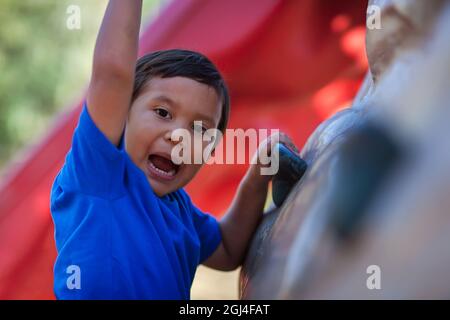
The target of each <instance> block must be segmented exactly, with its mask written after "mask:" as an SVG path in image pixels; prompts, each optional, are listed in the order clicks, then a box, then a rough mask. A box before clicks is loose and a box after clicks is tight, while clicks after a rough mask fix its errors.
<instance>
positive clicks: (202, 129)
mask: <svg viewBox="0 0 450 320" xmlns="http://www.w3.org/2000/svg"><path fill="white" fill-rule="evenodd" d="M192 129H194V131H197V132H200V133H205V132H206V130H207V129H206V128H205V127H204V126H201V125H199V124H195V123H194V124H193V125H192Z"/></svg>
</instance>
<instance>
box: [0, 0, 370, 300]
mask: <svg viewBox="0 0 450 320" xmlns="http://www.w3.org/2000/svg"><path fill="white" fill-rule="evenodd" d="M364 22H365V4H364V2H362V1H339V2H338V1H325V0H291V1H289V0H285V1H283V0H248V1H240V0H223V1H202V0H174V1H172V2H171V3H170V4H169V5H168V7H167V8H166V9H165V10H164V11H163V12H162V14H161V15H160V16H159V17H158V18H157V19H156V20H155V21H154V22H153V23H152V24H150V25H149V26H148V27H147V29H146V31H145V32H144V33H143V35H142V37H141V41H140V54H144V53H147V52H150V51H154V50H159V49H168V48H186V49H191V50H197V51H200V52H202V53H204V54H206V55H207V56H208V57H210V58H211V59H212V60H213V61H214V62H215V63H216V64H217V65H218V67H219V69H220V70H221V72H222V73H223V74H224V76H225V79H226V81H227V83H228V85H229V88H230V94H231V119H230V124H229V128H242V129H244V130H246V129H248V128H255V129H260V128H261V129H262V128H267V129H268V128H277V129H280V130H282V131H285V132H286V133H287V134H289V135H290V136H291V137H293V139H294V140H295V142H296V143H297V144H298V145H299V146H302V145H303V144H304V143H305V141H306V139H307V137H308V136H309V135H310V134H311V132H312V131H313V130H314V128H315V127H316V126H317V125H318V124H319V123H320V122H321V121H322V120H323V119H325V118H327V117H328V116H329V115H331V114H332V113H334V112H335V111H336V110H338V109H339V108H342V107H344V106H346V105H348V104H349V103H350V102H351V99H352V97H353V96H354V95H355V93H356V91H357V90H358V87H359V85H360V83H361V80H362V77H363V75H364V73H365V71H366V69H367V64H366V61H365V54H364V32H365V26H364ZM80 110H81V102H79V103H77V104H75V105H74V106H73V108H72V109H71V111H70V112H69V113H65V114H61V115H59V116H58V117H57V119H56V121H55V122H54V127H53V128H52V129H51V130H49V134H48V136H47V137H46V138H45V139H44V140H43V141H42V142H41V143H40V144H39V145H38V146H37V147H36V148H34V149H33V150H30V151H29V152H28V153H27V158H26V160H25V161H24V162H23V164H21V165H20V166H19V167H15V168H11V169H10V170H9V171H8V175H7V177H6V179H4V181H2V183H1V185H0V299H52V298H54V295H53V274H52V269H53V262H54V259H55V256H56V251H55V245H54V240H53V223H52V219H51V216H50V209H49V194H50V188H51V185H52V182H53V179H54V178H55V176H56V174H57V172H58V170H59V169H60V167H61V166H62V164H63V162H64V157H65V154H66V153H67V151H68V150H69V148H70V143H71V137H72V133H73V130H74V128H75V126H76V123H77V120H78V115H79V112H80ZM245 169H246V166H244V165H218V164H217V165H211V166H209V165H207V166H205V168H204V169H202V170H201V171H200V173H199V174H198V176H197V177H196V178H195V179H194V180H193V181H192V182H191V183H190V184H189V185H188V186H187V191H188V193H189V194H190V195H191V197H192V198H193V200H194V202H195V203H196V204H197V205H198V206H199V207H200V208H201V209H203V210H204V211H207V212H211V213H213V214H214V215H216V216H220V215H222V214H223V213H224V211H225V210H226V208H227V205H228V204H229V203H230V201H231V199H232V197H233V194H234V192H235V189H236V187H237V185H238V183H239V181H240V179H241V177H242V175H243V173H244V171H245Z"/></svg>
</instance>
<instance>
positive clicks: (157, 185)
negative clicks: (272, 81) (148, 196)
mask: <svg viewBox="0 0 450 320" xmlns="http://www.w3.org/2000/svg"><path fill="white" fill-rule="evenodd" d="M147 180H148V182H149V183H150V186H151V188H152V190H153V192H154V193H155V194H156V195H157V196H158V197H160V198H161V197H164V196H165V195H168V194H169V193H171V192H173V191H175V190H177V189H178V188H177V187H176V186H174V185H172V183H171V184H170V185H167V184H166V183H161V182H159V181H154V180H153V179H151V178H147Z"/></svg>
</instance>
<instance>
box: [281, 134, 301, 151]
mask: <svg viewBox="0 0 450 320" xmlns="http://www.w3.org/2000/svg"><path fill="white" fill-rule="evenodd" d="M279 142H280V143H282V144H284V145H285V146H286V147H288V148H289V149H291V151H293V152H294V153H297V154H299V153H300V151H299V150H298V149H297V147H296V146H295V144H294V143H293V142H292V140H291V138H289V137H288V135H287V134H285V133H283V132H280V134H279Z"/></svg>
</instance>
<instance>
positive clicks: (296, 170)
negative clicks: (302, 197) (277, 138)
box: [272, 143, 308, 207]
mask: <svg viewBox="0 0 450 320" xmlns="http://www.w3.org/2000/svg"><path fill="white" fill-rule="evenodd" d="M275 148H278V152H279V153H278V154H279V160H280V161H279V169H278V173H277V174H276V175H275V176H274V177H273V180H272V198H273V202H274V203H275V205H276V206H277V207H280V206H281V205H282V204H283V202H284V200H285V199H286V197H287V196H288V194H289V192H290V191H291V189H292V187H293V186H294V185H295V184H296V183H297V181H299V180H300V179H301V177H302V176H303V174H304V173H305V171H306V168H307V167H308V166H307V164H306V162H305V161H304V160H303V159H302V158H300V157H299V156H298V155H297V154H296V153H294V152H293V151H291V150H290V149H288V148H287V147H286V146H284V145H283V144H281V143H277V144H276V145H275Z"/></svg>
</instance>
